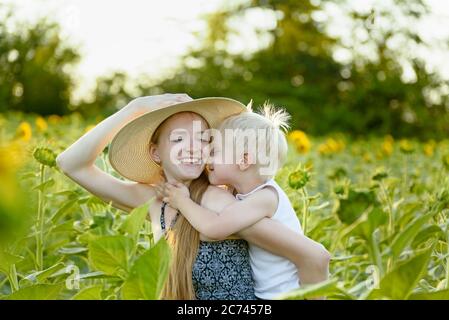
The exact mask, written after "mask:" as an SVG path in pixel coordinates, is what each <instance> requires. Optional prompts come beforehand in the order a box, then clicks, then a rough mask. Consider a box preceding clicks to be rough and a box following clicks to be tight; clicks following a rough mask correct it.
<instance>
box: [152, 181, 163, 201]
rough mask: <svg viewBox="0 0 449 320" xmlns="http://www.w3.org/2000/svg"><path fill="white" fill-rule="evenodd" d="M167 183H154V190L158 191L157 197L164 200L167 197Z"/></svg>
mask: <svg viewBox="0 0 449 320" xmlns="http://www.w3.org/2000/svg"><path fill="white" fill-rule="evenodd" d="M165 183H166V182H160V183H158V184H155V185H154V190H155V191H156V198H157V199H159V200H162V199H163V198H164V197H165Z"/></svg>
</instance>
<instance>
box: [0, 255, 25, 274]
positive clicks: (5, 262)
mask: <svg viewBox="0 0 449 320" xmlns="http://www.w3.org/2000/svg"><path fill="white" fill-rule="evenodd" d="M22 259H23V257H21V256H16V255H13V254H10V253H8V252H5V251H1V250H0V272H3V273H4V274H5V275H6V276H7V275H8V274H9V269H10V267H11V266H12V265H13V264H16V263H17V262H19V261H21V260H22Z"/></svg>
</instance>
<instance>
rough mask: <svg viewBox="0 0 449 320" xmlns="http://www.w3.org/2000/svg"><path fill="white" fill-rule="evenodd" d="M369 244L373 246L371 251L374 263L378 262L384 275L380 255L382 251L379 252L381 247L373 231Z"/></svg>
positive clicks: (380, 272) (381, 273) (377, 264)
mask: <svg viewBox="0 0 449 320" xmlns="http://www.w3.org/2000/svg"><path fill="white" fill-rule="evenodd" d="M369 245H370V247H371V252H372V255H373V258H374V263H375V264H376V266H377V268H378V270H379V274H380V275H383V274H384V272H383V265H382V257H381V256H380V252H379V247H378V244H377V240H376V236H375V234H374V232H373V234H372V235H371V237H370V238H369Z"/></svg>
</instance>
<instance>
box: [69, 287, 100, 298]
mask: <svg viewBox="0 0 449 320" xmlns="http://www.w3.org/2000/svg"><path fill="white" fill-rule="evenodd" d="M102 291H103V285H97V286H92V287H88V288H84V289H82V290H81V291H80V292H78V293H77V294H75V295H74V296H73V297H72V300H102V297H101V292H102Z"/></svg>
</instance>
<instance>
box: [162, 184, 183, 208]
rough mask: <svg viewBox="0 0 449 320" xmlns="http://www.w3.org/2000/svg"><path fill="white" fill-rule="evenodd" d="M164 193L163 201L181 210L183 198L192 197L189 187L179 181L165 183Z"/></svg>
mask: <svg viewBox="0 0 449 320" xmlns="http://www.w3.org/2000/svg"><path fill="white" fill-rule="evenodd" d="M162 193H163V198H162V201H164V202H167V203H168V204H169V205H170V207H172V208H173V209H178V210H179V207H180V203H181V202H182V200H183V199H185V198H188V199H190V191H189V188H187V187H186V186H185V185H184V184H182V183H179V182H176V183H168V182H167V183H165V185H164V188H163V192H162ZM162 193H161V194H162Z"/></svg>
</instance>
